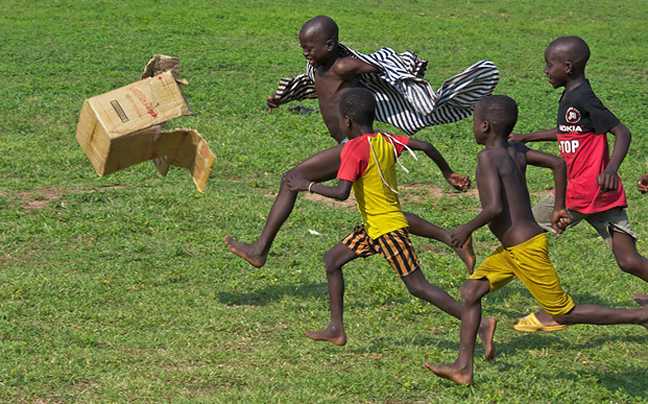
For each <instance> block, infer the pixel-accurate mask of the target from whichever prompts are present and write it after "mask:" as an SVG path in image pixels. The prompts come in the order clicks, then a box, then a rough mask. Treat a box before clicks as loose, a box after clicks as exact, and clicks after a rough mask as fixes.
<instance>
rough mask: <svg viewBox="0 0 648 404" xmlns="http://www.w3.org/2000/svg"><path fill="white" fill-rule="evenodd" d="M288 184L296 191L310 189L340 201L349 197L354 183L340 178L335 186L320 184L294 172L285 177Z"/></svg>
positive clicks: (289, 187)
mask: <svg viewBox="0 0 648 404" xmlns="http://www.w3.org/2000/svg"><path fill="white" fill-rule="evenodd" d="M285 178H286V179H285V181H286V185H287V186H288V189H290V190H291V191H294V192H299V191H309V192H314V193H316V194H320V195H322V196H326V197H328V198H333V199H337V200H339V201H345V200H347V199H348V198H349V194H350V193H351V187H352V186H353V183H352V182H351V181H347V180H339V181H338V184H337V185H336V186H333V187H329V186H326V185H322V184H318V183H316V182H312V181H309V180H307V179H305V178H303V177H299V176H297V175H294V174H289V175H287V176H286V177H285Z"/></svg>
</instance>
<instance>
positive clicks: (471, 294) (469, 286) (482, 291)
mask: <svg viewBox="0 0 648 404" xmlns="http://www.w3.org/2000/svg"><path fill="white" fill-rule="evenodd" d="M489 291H490V282H488V280H486V279H468V280H467V281H466V282H464V284H463V285H461V301H462V302H463V303H464V304H466V303H474V302H476V301H478V300H480V299H481V298H482V297H483V296H484V295H486V294H487V293H488V292H489Z"/></svg>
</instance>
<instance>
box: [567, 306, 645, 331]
mask: <svg viewBox="0 0 648 404" xmlns="http://www.w3.org/2000/svg"><path fill="white" fill-rule="evenodd" d="M555 320H556V321H557V322H558V323H560V324H568V325H573V324H595V325H614V324H638V325H642V326H644V327H646V328H648V306H643V307H641V308H639V309H613V308H610V307H605V306H599V305H596V304H577V305H576V306H574V308H573V309H572V310H571V311H570V312H569V313H567V314H563V315H562V316H559V317H555Z"/></svg>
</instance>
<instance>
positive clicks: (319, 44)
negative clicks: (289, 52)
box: [299, 15, 338, 67]
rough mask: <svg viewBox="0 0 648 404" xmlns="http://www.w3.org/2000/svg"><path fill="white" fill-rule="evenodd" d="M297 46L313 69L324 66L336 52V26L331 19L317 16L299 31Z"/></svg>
mask: <svg viewBox="0 0 648 404" xmlns="http://www.w3.org/2000/svg"><path fill="white" fill-rule="evenodd" d="M299 44H300V45H301V47H302V55H304V57H305V58H306V60H307V61H308V63H310V64H311V65H313V66H314V67H318V66H320V65H323V64H326V63H327V62H328V60H330V59H331V53H332V52H334V51H336V50H337V44H338V26H337V24H336V23H335V21H333V19H332V18H330V17H327V16H325V15H318V16H317V17H315V18H312V19H310V20H308V21H307V22H306V24H304V26H303V27H302V28H301V30H300V31H299Z"/></svg>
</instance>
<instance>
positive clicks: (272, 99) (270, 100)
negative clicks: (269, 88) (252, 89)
mask: <svg viewBox="0 0 648 404" xmlns="http://www.w3.org/2000/svg"><path fill="white" fill-rule="evenodd" d="M266 105H267V106H269V107H270V111H272V109H273V108H277V107H279V103H278V102H277V100H276V99H275V94H272V95H271V96H269V97H268V99H267V100H266Z"/></svg>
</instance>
